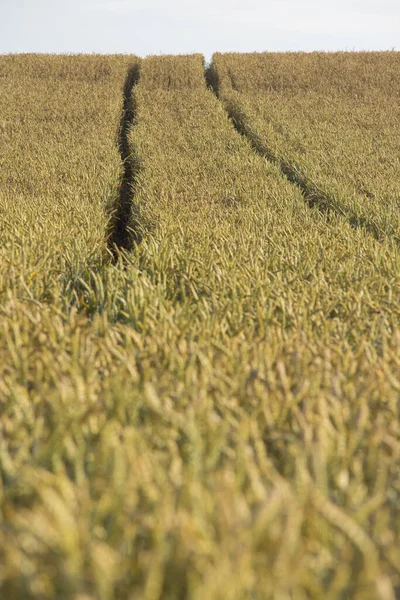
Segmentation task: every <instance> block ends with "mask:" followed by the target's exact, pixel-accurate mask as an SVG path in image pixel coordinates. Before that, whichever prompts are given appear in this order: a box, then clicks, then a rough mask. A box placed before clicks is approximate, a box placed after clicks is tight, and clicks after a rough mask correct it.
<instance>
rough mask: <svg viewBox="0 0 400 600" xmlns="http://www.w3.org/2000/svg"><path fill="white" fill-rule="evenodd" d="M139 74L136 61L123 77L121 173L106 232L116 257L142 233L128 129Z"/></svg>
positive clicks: (133, 117)
mask: <svg viewBox="0 0 400 600" xmlns="http://www.w3.org/2000/svg"><path fill="white" fill-rule="evenodd" d="M139 78H140V67H139V65H138V64H135V65H134V66H133V67H131V68H130V69H129V71H128V73H127V76H126V79H125V83H124V88H123V107H122V112H121V118H120V124H119V134H118V150H119V153H120V156H121V161H122V164H123V174H122V178H121V182H120V186H119V190H118V195H117V199H116V203H115V206H114V214H113V217H112V219H111V221H110V229H109V231H108V235H107V242H108V248H109V249H110V250H111V252H112V254H113V256H114V258H117V257H118V255H119V250H120V249H124V250H130V249H131V248H132V245H133V244H138V243H140V241H141V237H142V236H141V233H140V227H139V215H138V210H137V207H135V205H134V202H133V199H134V196H135V185H136V180H137V175H138V173H139V170H140V163H139V161H138V160H137V157H136V156H135V154H134V153H133V152H132V149H131V146H130V143H129V132H130V130H131V128H132V127H133V126H134V124H135V122H136V102H135V97H134V93H133V89H134V87H135V86H136V85H137V84H138V82H139ZM135 225H137V226H135Z"/></svg>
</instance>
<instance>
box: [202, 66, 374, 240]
mask: <svg viewBox="0 0 400 600" xmlns="http://www.w3.org/2000/svg"><path fill="white" fill-rule="evenodd" d="M205 79H206V84H207V86H208V87H209V88H210V89H211V90H212V91H213V92H214V94H215V96H216V97H217V98H218V100H219V101H220V102H221V103H222V105H223V107H224V109H225V111H226V113H227V115H228V117H229V119H230V121H231V123H232V124H233V126H234V128H235V129H236V131H237V132H238V133H239V134H240V135H242V136H243V137H245V138H246V139H247V140H248V141H249V142H250V144H251V147H252V148H253V150H254V151H255V152H256V153H257V154H258V155H259V156H261V157H262V158H264V159H266V160H268V161H269V162H270V163H272V164H274V165H276V166H278V167H279V169H280V171H281V173H282V175H283V177H285V178H286V179H287V180H288V181H289V182H290V183H291V184H293V185H295V186H296V187H297V188H298V189H299V190H300V192H301V194H302V196H303V199H304V201H305V203H306V204H307V205H308V206H309V207H310V208H316V209H317V210H318V211H319V212H320V213H322V214H325V215H329V214H331V215H332V214H335V215H338V216H340V217H342V218H343V219H345V220H346V222H347V223H348V224H349V225H350V227H352V228H353V229H354V230H357V229H363V230H364V231H366V232H368V233H369V234H370V235H372V236H373V237H374V239H375V240H377V241H382V239H383V238H384V237H385V234H384V232H382V231H381V230H380V229H379V228H378V227H377V225H375V224H374V223H372V222H370V221H369V220H368V219H366V218H364V217H362V216H360V215H357V214H356V213H354V212H353V211H352V210H351V209H349V208H347V207H345V206H342V205H340V204H339V203H338V201H337V200H336V198H335V197H334V196H333V195H330V194H328V193H326V192H325V191H322V190H320V189H319V188H318V187H317V186H316V185H314V184H313V183H312V182H310V181H309V180H307V178H306V177H305V176H304V174H302V173H301V171H300V170H299V169H298V168H296V167H295V165H293V164H291V163H290V162H288V161H286V160H284V159H281V158H280V157H279V156H277V155H276V154H275V153H274V152H273V151H272V150H271V149H270V148H268V147H267V146H266V144H265V143H264V142H263V141H262V140H261V139H260V137H259V136H258V135H257V134H256V133H255V132H254V131H253V130H252V128H251V126H250V124H249V123H248V122H247V120H246V117H245V115H244V114H243V112H242V111H240V110H239V109H238V108H237V107H236V106H235V105H234V103H232V102H229V101H224V100H223V99H222V98H221V94H220V89H219V78H218V74H217V73H216V72H215V71H214V69H213V68H212V65H211V66H209V67H208V68H206V70H205Z"/></svg>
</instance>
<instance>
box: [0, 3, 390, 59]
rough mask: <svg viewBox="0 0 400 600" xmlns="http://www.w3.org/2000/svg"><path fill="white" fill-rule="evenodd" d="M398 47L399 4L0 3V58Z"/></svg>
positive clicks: (208, 54) (209, 53) (209, 54)
mask: <svg viewBox="0 0 400 600" xmlns="http://www.w3.org/2000/svg"><path fill="white" fill-rule="evenodd" d="M393 48H394V49H396V50H399V49H400V0H379V1H377V0H337V1H332V0H299V1H297V0H191V1H184V0H167V1H163V0H0V53H8V52H101V53H115V52H128V53H134V54H138V55H141V56H144V55H146V54H159V53H163V54H164V53H172V54H180V53H187V52H202V53H203V54H205V55H206V57H207V58H210V56H211V54H212V53H213V52H214V51H216V50H219V51H238V52H245V51H253V50H257V51H260V50H272V51H275V50H306V51H308V50H346V49H347V50H385V49H386V50H389V49H393Z"/></svg>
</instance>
